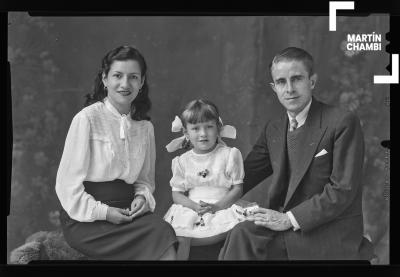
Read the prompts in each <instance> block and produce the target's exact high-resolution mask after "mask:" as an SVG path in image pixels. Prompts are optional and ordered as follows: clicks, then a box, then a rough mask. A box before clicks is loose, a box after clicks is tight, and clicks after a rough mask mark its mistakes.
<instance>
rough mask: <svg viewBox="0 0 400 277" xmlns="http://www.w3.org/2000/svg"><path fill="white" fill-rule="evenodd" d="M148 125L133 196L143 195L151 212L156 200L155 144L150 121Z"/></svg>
mask: <svg viewBox="0 0 400 277" xmlns="http://www.w3.org/2000/svg"><path fill="white" fill-rule="evenodd" d="M147 124H148V141H149V143H147V146H146V151H145V158H144V163H143V167H142V169H141V171H140V173H139V176H138V178H137V180H136V181H135V183H134V184H133V185H134V187H135V195H143V196H144V198H145V199H146V202H147V203H148V205H149V208H150V210H151V211H152V212H154V209H155V207H156V200H155V199H154V196H153V192H154V190H155V163H156V144H155V138H154V127H153V124H152V123H151V122H150V121H147Z"/></svg>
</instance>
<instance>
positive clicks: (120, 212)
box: [106, 207, 132, 224]
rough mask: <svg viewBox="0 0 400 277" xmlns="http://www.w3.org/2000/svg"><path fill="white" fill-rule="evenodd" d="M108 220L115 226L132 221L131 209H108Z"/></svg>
mask: <svg viewBox="0 0 400 277" xmlns="http://www.w3.org/2000/svg"><path fill="white" fill-rule="evenodd" d="M106 220H107V221H108V222H111V223H114V224H122V223H127V222H131V221H132V215H131V212H130V211H129V209H125V210H124V209H120V208H115V207H108V208H107V215H106Z"/></svg>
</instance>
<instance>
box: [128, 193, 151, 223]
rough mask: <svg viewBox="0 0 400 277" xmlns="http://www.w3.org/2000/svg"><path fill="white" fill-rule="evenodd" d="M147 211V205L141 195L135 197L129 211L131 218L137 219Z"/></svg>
mask: <svg viewBox="0 0 400 277" xmlns="http://www.w3.org/2000/svg"><path fill="white" fill-rule="evenodd" d="M149 210H150V208H149V205H148V204H147V202H146V198H144V196H143V195H137V196H136V197H135V199H133V201H132V204H131V211H130V213H131V216H132V218H135V217H138V216H140V215H142V214H144V213H146V212H148V211H149Z"/></svg>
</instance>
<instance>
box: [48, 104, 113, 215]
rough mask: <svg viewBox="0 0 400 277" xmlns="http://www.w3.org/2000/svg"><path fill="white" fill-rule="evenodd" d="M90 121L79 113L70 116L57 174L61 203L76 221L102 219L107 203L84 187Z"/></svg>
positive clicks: (87, 166) (88, 161) (57, 190)
mask: <svg viewBox="0 0 400 277" xmlns="http://www.w3.org/2000/svg"><path fill="white" fill-rule="evenodd" d="M89 135H90V123H89V119H88V118H87V116H86V115H85V114H84V113H82V112H80V113H78V114H77V115H75V117H74V118H73V119H72V122H71V126H70V128H69V131H68V134H67V138H66V140H65V145H64V151H63V154H62V157H61V161H60V165H59V167H58V171H57V177H56V187H55V190H56V193H57V196H58V198H59V200H60V203H61V206H62V207H63V208H64V210H65V211H66V212H67V213H68V215H69V216H70V217H71V218H72V219H75V220H77V221H81V222H92V221H95V220H105V219H106V215H107V208H108V205H106V204H104V203H101V202H100V201H96V200H95V199H94V197H93V196H92V195H90V194H88V193H87V192H85V188H84V186H83V181H84V180H85V178H86V175H87V172H88V168H89V163H90V145H89V143H90V138H89Z"/></svg>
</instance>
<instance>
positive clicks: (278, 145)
mask: <svg viewBox="0 0 400 277" xmlns="http://www.w3.org/2000/svg"><path fill="white" fill-rule="evenodd" d="M287 125H288V116H287V114H286V113H284V114H283V115H282V116H281V117H280V118H279V119H277V120H276V121H274V122H273V123H272V130H271V132H270V133H269V134H267V135H270V138H269V139H268V140H270V141H271V149H270V151H271V158H272V163H273V164H274V165H273V169H274V173H273V179H272V181H271V188H270V193H269V198H271V197H274V195H275V193H276V192H278V191H279V190H280V189H279V188H278V187H279V186H281V185H282V182H286V180H285V178H286V169H287V167H286V162H287V161H286V160H287V155H286V132H287Z"/></svg>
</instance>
